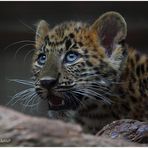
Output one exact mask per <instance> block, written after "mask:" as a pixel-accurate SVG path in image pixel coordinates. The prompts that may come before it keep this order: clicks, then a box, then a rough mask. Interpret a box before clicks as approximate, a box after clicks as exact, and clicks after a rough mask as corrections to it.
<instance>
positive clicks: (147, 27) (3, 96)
mask: <svg viewBox="0 0 148 148" xmlns="http://www.w3.org/2000/svg"><path fill="white" fill-rule="evenodd" d="M106 11H117V12H119V13H121V14H122V15H123V16H124V18H125V19H126V22H127V24H128V36H127V43H128V44H129V45H130V46H132V47H135V48H137V49H138V50H139V51H140V52H145V53H148V50H147V48H148V45H147V44H148V2H80V1H79V2H0V69H1V70H0V104H1V105H6V104H7V103H8V101H9V100H10V99H11V97H12V96H13V95H14V94H15V93H17V92H19V91H21V90H23V89H26V88H27V87H24V86H22V85H20V84H16V83H12V82H11V83H10V82H8V81H7V79H15V78H18V79H30V77H31V76H32V75H31V57H32V53H30V54H29V53H28V52H29V51H31V49H33V48H34V47H33V45H29V44H30V43H29V42H28V43H27V42H21V43H18V44H15V45H14V43H15V42H18V41H24V40H31V41H34V36H35V24H36V23H37V22H38V21H39V20H41V19H45V20H47V21H48V23H49V24H50V26H51V27H53V26H54V25H56V24H58V23H61V22H63V21H68V20H76V21H85V22H88V23H93V21H94V20H95V19H97V18H98V17H99V16H100V15H101V14H102V13H104V12H106ZM27 44H28V46H27ZM10 45H11V46H10ZM8 46H9V48H7V47H8ZM21 47H22V48H21ZM20 48H21V49H20ZM18 49H20V51H19V52H16V51H17V50H18ZM27 53H28V54H27ZM8 106H9V107H12V108H14V109H16V110H19V111H22V112H24V113H27V114H32V115H37V116H47V104H46V103H45V102H43V101H42V103H41V104H40V105H39V107H38V109H37V108H35V109H31V108H26V109H25V110H24V109H23V106H22V105H20V104H19V103H16V104H15V105H14V106H12V105H11V104H10V105H8Z"/></svg>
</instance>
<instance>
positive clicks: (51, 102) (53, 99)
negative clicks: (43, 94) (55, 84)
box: [49, 96, 63, 106]
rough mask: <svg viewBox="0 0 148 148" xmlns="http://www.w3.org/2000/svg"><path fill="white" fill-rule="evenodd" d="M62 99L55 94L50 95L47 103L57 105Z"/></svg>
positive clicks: (60, 103)
mask: <svg viewBox="0 0 148 148" xmlns="http://www.w3.org/2000/svg"><path fill="white" fill-rule="evenodd" d="M62 101H63V99H62V98H60V97H57V96H52V97H51V98H50V100H49V104H51V105H54V106H59V105H62Z"/></svg>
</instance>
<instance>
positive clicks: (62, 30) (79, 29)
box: [48, 22, 89, 42]
mask: <svg viewBox="0 0 148 148" xmlns="http://www.w3.org/2000/svg"><path fill="white" fill-rule="evenodd" d="M88 32H89V25H88V24H86V23H82V22H65V23H62V24H60V25H57V26H55V27H54V28H52V29H51V30H50V31H49V33H48V37H49V39H50V41H51V42H54V41H57V42H60V41H62V40H64V39H65V37H67V36H69V35H70V34H73V35H74V36H75V37H76V36H77V37H78V36H80V35H82V34H88Z"/></svg>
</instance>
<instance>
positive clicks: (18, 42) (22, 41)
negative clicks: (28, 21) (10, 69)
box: [3, 40, 35, 51]
mask: <svg viewBox="0 0 148 148" xmlns="http://www.w3.org/2000/svg"><path fill="white" fill-rule="evenodd" d="M20 43H32V44H33V43H35V41H31V40H21V41H17V42H13V43H12V44H9V45H8V46H6V47H5V48H4V49H3V50H4V51H6V50H7V49H9V48H10V47H12V46H15V45H17V44H20Z"/></svg>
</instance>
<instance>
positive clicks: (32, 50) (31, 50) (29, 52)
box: [24, 49, 34, 63]
mask: <svg viewBox="0 0 148 148" xmlns="http://www.w3.org/2000/svg"><path fill="white" fill-rule="evenodd" d="M32 52H34V49H30V50H29V51H28V52H27V53H26V55H25V57H24V63H25V61H26V59H27V57H28V56H29V54H31V53H32Z"/></svg>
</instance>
